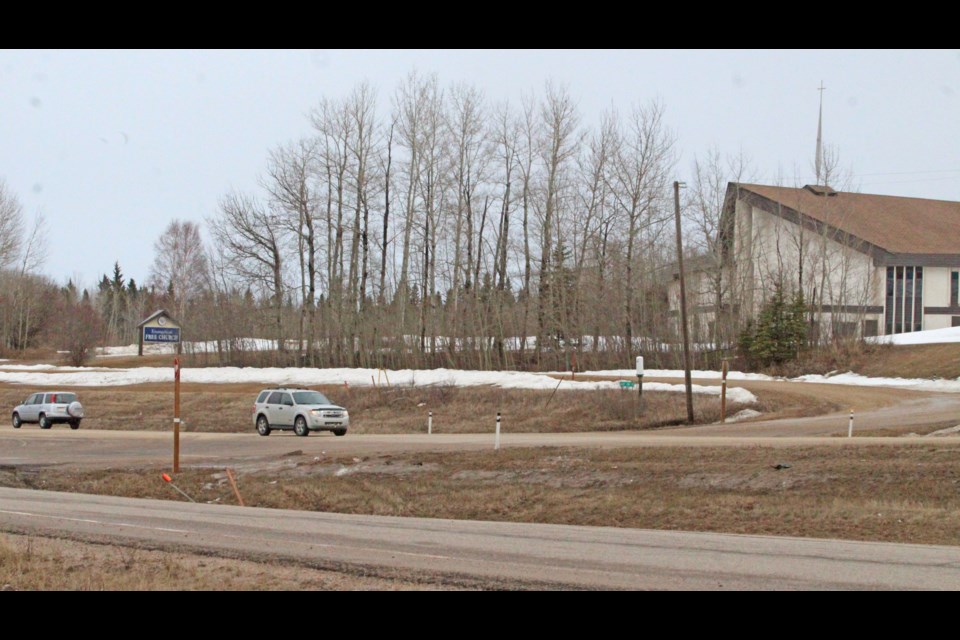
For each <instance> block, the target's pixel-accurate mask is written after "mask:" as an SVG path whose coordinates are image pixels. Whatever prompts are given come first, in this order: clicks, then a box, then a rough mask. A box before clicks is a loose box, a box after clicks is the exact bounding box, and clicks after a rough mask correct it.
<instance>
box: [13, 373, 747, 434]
mask: <svg viewBox="0 0 960 640" xmlns="http://www.w3.org/2000/svg"><path fill="white" fill-rule="evenodd" d="M561 384H562V383H561ZM63 388H66V387H63ZM262 388H264V385H262V384H228V385H227V384H225V385H215V384H184V385H183V387H182V393H181V414H180V415H181V416H182V418H183V420H184V421H185V430H186V431H205V432H222V433H227V432H253V421H252V409H253V403H254V400H255V399H256V397H257V393H258V392H259V391H260V390H261V389H262ZM315 388H316V389H318V390H320V391H322V392H324V393H325V394H326V395H327V397H329V398H330V400H331V401H332V402H335V403H338V404H341V405H343V406H345V407H347V408H348V409H349V411H350V414H351V421H350V430H351V433H414V432H423V431H426V425H427V412H428V411H433V426H434V431H435V432H437V433H463V432H486V431H490V430H491V429H492V427H493V424H494V422H495V419H496V413H497V411H500V412H502V413H503V415H504V419H505V420H507V421H509V424H510V430H511V431H514V432H537V431H554V432H557V431H605V430H621V429H652V428H658V427H664V426H670V425H676V424H682V423H683V422H685V420H686V408H685V404H684V397H683V394H680V393H665V392H659V393H650V392H648V393H646V394H644V404H643V408H642V411H640V410H639V409H638V401H637V394H636V393H635V392H632V391H629V390H626V391H621V390H603V391H564V390H560V391H557V392H556V394H553V392H551V391H528V390H515V389H510V390H507V389H499V388H493V387H455V386H444V385H438V386H430V387H409V386H407V387H376V388H375V387H342V386H319V387H315ZM71 390H72V391H75V392H76V393H77V394H78V397H79V398H80V401H81V402H82V403H83V406H84V409H85V411H86V416H87V417H86V418H84V420H83V424H82V426H81V428H85V429H127V430H160V429H169V428H170V426H171V424H172V418H173V393H172V390H173V385H172V383H171V384H169V385H159V384H147V385H136V386H129V387H101V388H94V387H76V388H73V389H71ZM32 391H33V389H32V388H25V387H22V386H17V385H0V407H4V409H5V411H10V410H12V408H13V407H14V406H16V405H17V404H19V403H20V402H23V400H24V398H25V397H26V396H27V395H28V394H29V393H31V392H32ZM694 407H695V411H696V417H697V421H698V422H707V423H709V422H714V421H717V420H719V417H720V401H719V399H718V398H716V397H715V396H702V395H696V396H694ZM739 408H740V407H738V406H736V405H732V404H731V405H730V407H729V410H730V414H731V415H732V414H733V412H735V411H736V410H737V409H739ZM8 419H9V414H7V416H5V418H4V421H5V422H6V421H7V420H8ZM8 424H9V423H8ZM24 428H27V429H33V428H36V426H35V425H27V426H25V427H24ZM55 428H56V427H55Z"/></svg>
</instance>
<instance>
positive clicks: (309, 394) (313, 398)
mask: <svg viewBox="0 0 960 640" xmlns="http://www.w3.org/2000/svg"><path fill="white" fill-rule="evenodd" d="M293 399H294V401H295V402H296V403H297V404H330V401H329V400H327V396H325V395H323V394H322V393H320V392H319V391H298V392H296V393H294V394H293Z"/></svg>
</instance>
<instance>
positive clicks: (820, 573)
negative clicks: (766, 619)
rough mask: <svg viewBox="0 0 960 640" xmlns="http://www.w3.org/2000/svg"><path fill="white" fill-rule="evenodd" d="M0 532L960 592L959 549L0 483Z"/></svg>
mask: <svg viewBox="0 0 960 640" xmlns="http://www.w3.org/2000/svg"><path fill="white" fill-rule="evenodd" d="M0 528H2V529H5V530H8V531H19V532H43V533H48V534H49V533H50V532H57V533H59V534H62V535H67V536H71V537H78V538H81V539H84V538H89V539H96V538H102V537H104V536H108V537H109V538H111V539H113V540H114V541H120V542H122V543H124V544H147V545H150V546H157V547H161V548H169V549H184V550H186V549H193V550H205V551H207V552H213V553H224V554H231V553H237V552H240V553H242V554H243V555H251V554H252V555H258V554H262V555H264V556H272V557H276V558H283V559H287V560H295V561H297V562H302V563H305V564H310V565H313V566H321V567H331V568H338V569H345V570H350V569H351V568H353V569H356V570H369V568H371V567H377V568H380V569H379V570H383V569H387V570H391V571H400V572H406V571H411V572H416V573H418V574H420V575H428V576H432V577H434V579H439V580H441V581H444V580H447V581H464V580H467V581H468V582H474V581H475V583H478V584H481V585H496V586H504V587H520V586H524V585H526V586H532V587H539V588H542V587H545V586H550V585H556V586H562V587H584V588H629V589H719V588H725V589H952V590H956V589H960V547H941V546H927V545H902V544H888V543H872V542H848V541H839V540H814V539H808V538H776V537H768V536H743V535H727V534H707V533H689V532H667V531H647V530H642V529H614V528H607V527H575V526H564V525H542V524H518V523H499V522H475V521H455V520H432V519H424V518H390V517H381V516H356V515H342V514H331V513H312V512H303V511H283V510H274V509H260V508H243V507H233V506H221V505H205V504H190V503H181V502H168V501H159V500H140V499H131V498H115V497H107V496H90V495H83V494H71V493H58V492H52V491H51V492H47V491H29V490H23V489H2V488H0Z"/></svg>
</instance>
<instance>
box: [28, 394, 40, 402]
mask: <svg viewBox="0 0 960 640" xmlns="http://www.w3.org/2000/svg"><path fill="white" fill-rule="evenodd" d="M42 400H43V394H42V393H35V394H33V398H32V399H31V400H30V404H40V403H41V402H42Z"/></svg>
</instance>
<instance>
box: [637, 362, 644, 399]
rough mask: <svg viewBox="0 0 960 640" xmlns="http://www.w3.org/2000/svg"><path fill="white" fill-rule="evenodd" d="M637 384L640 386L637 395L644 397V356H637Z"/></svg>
mask: <svg viewBox="0 0 960 640" xmlns="http://www.w3.org/2000/svg"><path fill="white" fill-rule="evenodd" d="M637 385H638V386H639V387H640V389H639V391H638V392H637V397H639V398H641V399H642V398H643V356H637Z"/></svg>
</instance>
